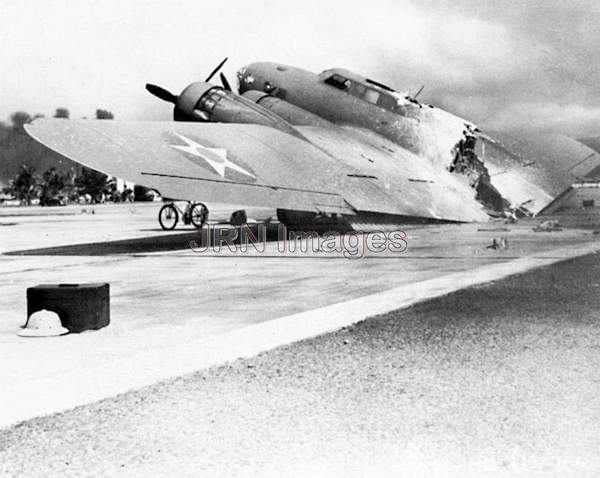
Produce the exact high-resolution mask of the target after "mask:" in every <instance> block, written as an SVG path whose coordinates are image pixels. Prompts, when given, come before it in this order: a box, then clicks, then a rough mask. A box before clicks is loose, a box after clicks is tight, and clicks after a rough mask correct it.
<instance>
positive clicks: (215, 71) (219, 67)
mask: <svg viewBox="0 0 600 478" xmlns="http://www.w3.org/2000/svg"><path fill="white" fill-rule="evenodd" d="M226 61H227V57H225V59H224V60H223V61H222V62H221V63H219V64H218V65H217V67H216V68H215V69H214V70H213V71H211V73H210V75H208V76H207V77H206V80H204V81H205V82H206V83H208V82H209V81H210V80H211V79H212V77H213V76H215V74H216V73H217V71H219V70H220V69H221V67H222V66H223V65H224V64H225V62H226Z"/></svg>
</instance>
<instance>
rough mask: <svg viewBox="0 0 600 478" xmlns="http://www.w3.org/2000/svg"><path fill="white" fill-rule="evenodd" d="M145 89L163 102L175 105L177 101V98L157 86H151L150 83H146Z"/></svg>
mask: <svg viewBox="0 0 600 478" xmlns="http://www.w3.org/2000/svg"><path fill="white" fill-rule="evenodd" d="M146 89H147V90H148V91H149V92H150V93H152V94H153V95H154V96H156V97H158V98H160V99H161V100H163V101H167V102H169V103H173V104H174V103H175V102H176V101H177V96H175V95H174V94H173V93H171V92H169V91H167V90H165V89H164V88H161V87H160V86H157V85H152V84H150V83H146Z"/></svg>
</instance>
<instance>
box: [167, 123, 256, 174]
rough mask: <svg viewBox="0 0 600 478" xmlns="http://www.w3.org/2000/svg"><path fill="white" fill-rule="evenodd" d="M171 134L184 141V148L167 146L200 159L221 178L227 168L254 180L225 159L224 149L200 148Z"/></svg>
mask: <svg viewBox="0 0 600 478" xmlns="http://www.w3.org/2000/svg"><path fill="white" fill-rule="evenodd" d="M173 134H175V135H176V136H177V137H178V138H179V139H181V140H182V141H184V142H185V143H186V144H185V146H181V145H177V144H170V145H169V146H171V147H172V148H175V149H179V150H180V151H185V152H186V153H189V154H191V155H192V156H196V157H198V158H202V159H203V160H204V161H206V162H207V163H208V164H209V166H210V167H211V168H213V169H214V171H215V172H216V173H217V174H218V175H219V176H221V177H222V178H224V177H225V168H229V169H233V170H234V171H237V172H238V173H242V174H245V175H246V176H250V177H251V178H255V179H256V176H254V174H252V173H250V172H248V171H246V170H245V169H244V168H242V167H241V166H238V165H237V164H235V163H233V162H231V161H230V160H229V159H227V150H226V149H223V148H207V147H206V146H202V145H201V144H199V143H196V142H195V141H193V140H191V139H189V138H186V137H185V136H182V135H180V134H178V133H173Z"/></svg>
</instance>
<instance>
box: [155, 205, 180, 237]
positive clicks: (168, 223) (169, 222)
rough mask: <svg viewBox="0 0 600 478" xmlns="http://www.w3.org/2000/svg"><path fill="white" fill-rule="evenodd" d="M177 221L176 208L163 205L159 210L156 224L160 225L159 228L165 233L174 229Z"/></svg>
mask: <svg viewBox="0 0 600 478" xmlns="http://www.w3.org/2000/svg"><path fill="white" fill-rule="evenodd" d="M177 221H179V214H178V212H177V208H176V207H175V206H173V204H165V205H164V206H163V207H161V208H160V211H159V212H158V222H159V223H160V227H162V228H163V229H164V230H165V231H170V230H172V229H175V226H176V225H177Z"/></svg>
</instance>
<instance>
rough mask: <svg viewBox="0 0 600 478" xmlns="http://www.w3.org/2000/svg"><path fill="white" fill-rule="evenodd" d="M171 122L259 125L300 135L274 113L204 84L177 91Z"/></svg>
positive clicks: (218, 87) (192, 85)
mask: <svg viewBox="0 0 600 478" xmlns="http://www.w3.org/2000/svg"><path fill="white" fill-rule="evenodd" d="M174 119H175V120H176V121H210V122H214V123H251V124H262V125H266V126H271V127H272V128H276V129H278V130H282V131H285V132H286V133H289V134H293V135H295V136H298V135H299V134H300V133H298V131H296V129H295V128H294V127H293V126H292V125H291V124H289V123H288V122H287V121H285V120H284V119H283V118H281V117H280V116H278V115H277V114H275V113H274V112H271V111H269V110H268V109H266V108H263V107H262V106H260V105H257V104H256V103H254V102H253V101H251V100H249V99H247V98H243V97H241V96H238V95H236V94H235V93H232V92H230V91H227V90H225V89H223V88H221V87H220V86H215V85H212V84H210V83H204V82H196V83H192V84H191V85H189V86H188V87H186V88H185V89H184V90H183V91H182V92H181V94H180V95H179V97H178V98H177V101H176V103H175V110H174Z"/></svg>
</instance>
